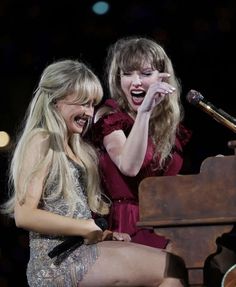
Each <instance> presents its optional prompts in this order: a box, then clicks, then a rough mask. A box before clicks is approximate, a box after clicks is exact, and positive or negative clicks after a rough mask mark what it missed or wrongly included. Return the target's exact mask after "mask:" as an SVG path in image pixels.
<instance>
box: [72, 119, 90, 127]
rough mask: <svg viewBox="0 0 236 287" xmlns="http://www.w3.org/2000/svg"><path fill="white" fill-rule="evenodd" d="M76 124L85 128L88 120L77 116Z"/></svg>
mask: <svg viewBox="0 0 236 287" xmlns="http://www.w3.org/2000/svg"><path fill="white" fill-rule="evenodd" d="M75 122H76V124H77V125H78V126H80V127H84V126H85V125H86V123H87V119H83V118H81V117H79V116H77V117H75Z"/></svg>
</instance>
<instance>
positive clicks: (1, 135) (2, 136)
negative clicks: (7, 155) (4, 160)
mask: <svg viewBox="0 0 236 287" xmlns="http://www.w3.org/2000/svg"><path fill="white" fill-rule="evenodd" d="M9 144H10V136H9V134H8V133H7V132H5V131H0V149H3V148H6V147H7V146H8V145H9Z"/></svg>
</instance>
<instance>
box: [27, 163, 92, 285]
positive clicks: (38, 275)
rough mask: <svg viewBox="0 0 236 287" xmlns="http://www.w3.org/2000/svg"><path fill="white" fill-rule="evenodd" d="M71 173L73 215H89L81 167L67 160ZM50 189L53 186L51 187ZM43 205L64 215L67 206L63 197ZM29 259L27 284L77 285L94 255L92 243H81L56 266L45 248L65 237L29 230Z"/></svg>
mask: <svg viewBox="0 0 236 287" xmlns="http://www.w3.org/2000/svg"><path fill="white" fill-rule="evenodd" d="M69 164H70V167H71V171H72V172H73V174H74V177H75V183H76V184H75V186H76V190H77V194H78V202H76V210H75V212H74V214H73V217H74V218H91V212H90V209H89V206H88V204H87V198H86V195H85V194H84V186H83V182H84V181H83V170H82V168H81V167H80V166H79V165H77V164H76V163H74V162H72V161H69ZM52 190H53V187H52ZM43 209H45V210H48V211H51V212H54V213H56V214H60V215H64V216H68V214H69V208H68V204H67V203H66V201H65V200H63V198H59V199H57V200H55V201H53V202H44V204H43ZM29 237H30V260H29V262H28V266H27V279H28V283H29V285H30V287H59V286H61V287H73V286H76V287H78V286H79V285H78V284H79V281H81V280H82V278H83V276H84V274H85V273H86V272H87V271H88V269H89V267H90V266H91V264H93V263H94V262H95V261H96V259H97V257H98V248H97V245H96V244H93V245H84V244H83V245H82V246H80V247H78V248H77V249H76V250H74V251H73V252H72V253H71V254H69V256H67V257H66V258H65V259H64V260H63V261H62V263H61V264H60V265H59V266H56V265H54V262H55V260H56V257H55V258H52V259H51V258H50V257H49V256H48V252H49V251H51V250H52V249H53V248H54V247H55V246H56V245H58V244H59V243H61V242H62V240H65V239H66V237H58V236H57V237H55V236H46V235H42V234H39V233H35V232H32V231H31V232H30V235H29Z"/></svg>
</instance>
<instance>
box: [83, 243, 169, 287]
mask: <svg viewBox="0 0 236 287" xmlns="http://www.w3.org/2000/svg"><path fill="white" fill-rule="evenodd" d="M98 247H99V257H98V259H97V261H96V262H95V264H94V265H93V266H92V267H91V268H90V269H89V271H88V273H87V274H86V275H85V276H84V278H83V280H82V282H81V283H80V285H79V286H81V287H94V286H102V287H106V286H109V287H110V286H156V284H158V283H160V282H161V280H162V279H163V276H164V270H165V265H166V252H165V251H163V250H160V249H157V248H152V247H149V246H145V245H141V244H135V243H131V242H119V241H103V242H100V243H98Z"/></svg>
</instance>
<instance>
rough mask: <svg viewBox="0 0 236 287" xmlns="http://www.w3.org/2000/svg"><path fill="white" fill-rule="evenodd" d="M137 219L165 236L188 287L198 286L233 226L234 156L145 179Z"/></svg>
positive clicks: (235, 215)
mask: <svg viewBox="0 0 236 287" xmlns="http://www.w3.org/2000/svg"><path fill="white" fill-rule="evenodd" d="M139 201H140V221H139V222H138V223H137V224H138V226H143V227H152V228H154V229H155V232H157V233H158V234H163V235H165V236H166V237H168V238H169V239H170V240H171V242H172V245H173V248H172V250H173V252H175V253H176V254H178V255H180V256H181V257H182V258H183V259H184V260H185V263H186V266H187V268H188V272H189V281H190V286H196V285H198V286H202V284H203V276H202V269H203V266H204V261H205V259H206V257H207V256H208V255H209V254H211V253H214V252H215V251H216V244H215V240H216V238H217V237H218V236H220V235H221V234H223V233H226V232H229V231H230V230H231V229H232V227H233V223H234V222H236V213H235V206H236V157H235V156H234V155H232V156H225V157H209V158H207V159H205V160H204V161H203V163H202V165H201V169H200V173H199V174H194V175H180V176H166V177H149V178H146V179H144V180H143V181H142V182H141V184H140V186H139Z"/></svg>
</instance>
